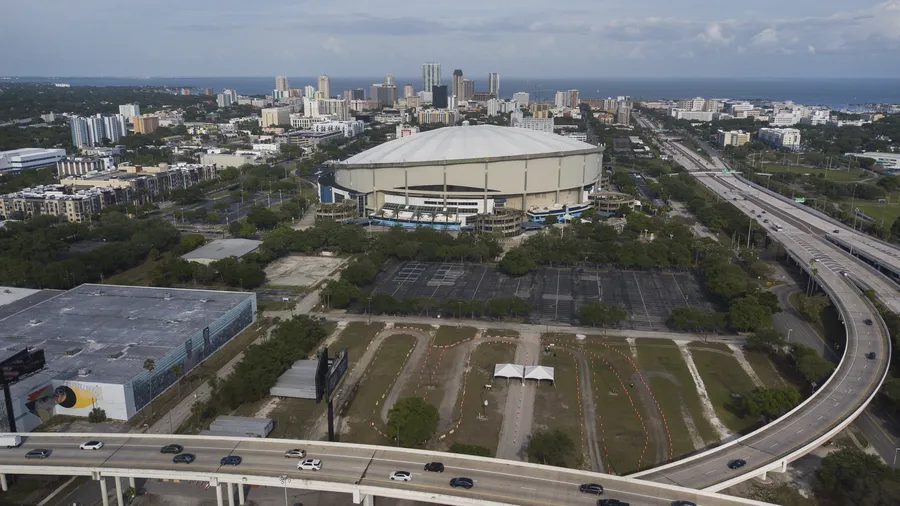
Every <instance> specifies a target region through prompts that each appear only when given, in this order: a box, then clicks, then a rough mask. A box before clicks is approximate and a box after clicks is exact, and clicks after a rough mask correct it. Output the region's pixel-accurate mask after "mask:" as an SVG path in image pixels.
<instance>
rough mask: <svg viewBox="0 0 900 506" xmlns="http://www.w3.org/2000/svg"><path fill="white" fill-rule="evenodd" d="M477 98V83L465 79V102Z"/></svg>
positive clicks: (463, 97)
mask: <svg viewBox="0 0 900 506" xmlns="http://www.w3.org/2000/svg"><path fill="white" fill-rule="evenodd" d="M474 96H475V81H473V80H471V79H463V95H462V99H463V100H472V97H474Z"/></svg>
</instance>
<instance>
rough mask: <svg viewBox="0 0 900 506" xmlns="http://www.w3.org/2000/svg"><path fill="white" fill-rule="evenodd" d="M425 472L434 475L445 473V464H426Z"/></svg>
mask: <svg viewBox="0 0 900 506" xmlns="http://www.w3.org/2000/svg"><path fill="white" fill-rule="evenodd" d="M425 470H426V471H431V472H432V473H443V472H444V464H441V463H440V462H429V463H427V464H425Z"/></svg>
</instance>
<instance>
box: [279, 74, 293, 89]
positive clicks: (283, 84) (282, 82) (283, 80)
mask: <svg viewBox="0 0 900 506" xmlns="http://www.w3.org/2000/svg"><path fill="white" fill-rule="evenodd" d="M275 89H276V90H277V91H284V92H290V89H291V86H290V84H289V83H288V78H287V77H285V76H278V77H276V78H275Z"/></svg>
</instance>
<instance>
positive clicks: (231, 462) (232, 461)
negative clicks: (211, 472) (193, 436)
mask: <svg viewBox="0 0 900 506" xmlns="http://www.w3.org/2000/svg"><path fill="white" fill-rule="evenodd" d="M243 461H244V459H242V458H240V457H239V456H237V455H229V456H227V457H222V459H221V460H219V465H220V466H239V465H241V462H243Z"/></svg>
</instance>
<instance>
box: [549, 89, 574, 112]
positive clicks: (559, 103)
mask: <svg viewBox="0 0 900 506" xmlns="http://www.w3.org/2000/svg"><path fill="white" fill-rule="evenodd" d="M554 102H555V105H556V108H557V109H566V108H569V109H576V108H578V90H569V91H557V92H556V97H555V100H554Z"/></svg>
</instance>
